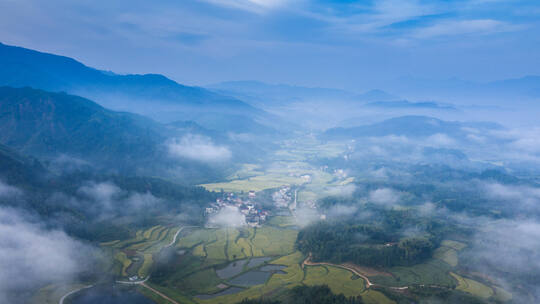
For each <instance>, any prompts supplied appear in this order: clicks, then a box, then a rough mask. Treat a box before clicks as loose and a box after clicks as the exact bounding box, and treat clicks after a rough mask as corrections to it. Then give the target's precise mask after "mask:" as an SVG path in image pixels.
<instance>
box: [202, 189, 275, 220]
mask: <svg viewBox="0 0 540 304" xmlns="http://www.w3.org/2000/svg"><path fill="white" fill-rule="evenodd" d="M253 198H255V192H254V191H250V192H249V194H248V197H247V199H242V198H241V197H239V196H236V195H235V194H234V193H232V192H231V193H225V194H224V195H223V197H222V198H218V199H216V201H215V202H214V203H211V204H210V207H207V208H206V210H205V213H206V215H207V216H209V215H212V214H216V213H218V212H219V211H220V210H221V209H223V208H226V207H235V208H238V210H239V211H240V212H241V213H242V214H243V215H244V216H245V221H246V225H248V226H251V227H259V226H260V225H262V223H264V222H265V221H266V218H267V217H268V215H269V212H268V211H267V210H263V209H261V208H258V206H257V205H256V204H255V203H253V201H252V200H251V199H253Z"/></svg>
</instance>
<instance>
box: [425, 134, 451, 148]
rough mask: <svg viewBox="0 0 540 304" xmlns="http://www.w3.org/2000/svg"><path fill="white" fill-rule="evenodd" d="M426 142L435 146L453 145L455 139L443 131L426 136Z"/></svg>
mask: <svg viewBox="0 0 540 304" xmlns="http://www.w3.org/2000/svg"><path fill="white" fill-rule="evenodd" d="M426 141H427V144H432V145H435V146H453V145H455V144H456V141H455V140H454V139H453V138H451V137H450V136H448V135H446V134H443V133H436V134H433V135H431V136H429V137H428V138H426Z"/></svg>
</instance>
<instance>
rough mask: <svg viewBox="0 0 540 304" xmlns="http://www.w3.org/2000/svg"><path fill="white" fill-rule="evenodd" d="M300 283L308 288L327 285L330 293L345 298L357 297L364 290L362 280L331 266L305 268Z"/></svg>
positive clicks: (346, 271) (347, 271)
mask: <svg viewBox="0 0 540 304" xmlns="http://www.w3.org/2000/svg"><path fill="white" fill-rule="evenodd" d="M302 283H304V284H305V285H308V286H314V285H323V284H327V285H328V287H330V289H331V290H332V292H334V293H336V294H339V293H342V294H344V295H345V296H346V297H352V296H359V295H361V294H362V292H363V291H364V288H365V287H364V286H365V282H364V280H363V279H362V278H358V277H356V276H354V275H353V273H352V272H350V271H349V270H345V269H342V268H337V267H332V266H307V267H306V275H305V278H304V280H303V281H302Z"/></svg>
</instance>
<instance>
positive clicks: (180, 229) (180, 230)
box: [163, 226, 199, 248]
mask: <svg viewBox="0 0 540 304" xmlns="http://www.w3.org/2000/svg"><path fill="white" fill-rule="evenodd" d="M196 227H199V226H182V227H180V228H179V229H178V231H177V232H176V234H175V235H174V238H173V239H172V241H171V242H170V243H169V244H167V245H165V247H163V248H169V247H171V246H172V245H174V243H176V239H177V238H178V235H179V234H180V232H182V230H184V228H196Z"/></svg>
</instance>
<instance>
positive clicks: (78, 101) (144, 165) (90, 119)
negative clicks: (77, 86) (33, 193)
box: [0, 87, 226, 180]
mask: <svg viewBox="0 0 540 304" xmlns="http://www.w3.org/2000/svg"><path fill="white" fill-rule="evenodd" d="M193 130H197V131H201V130H204V128H202V127H200V126H197V125H196V124H195V123H191V129H185V128H184V129H182V128H178V127H176V128H174V127H170V126H169V127H168V126H165V125H162V124H160V123H157V122H155V121H153V120H151V119H148V118H145V117H143V116H140V115H136V114H131V113H126V112H115V111H111V110H108V109H106V108H103V107H102V106H100V105H98V104H96V103H94V102H92V101H90V100H88V99H85V98H82V97H78V96H74V95H68V94H65V93H51V92H46V91H43V90H37V89H32V88H10V87H0V143H1V144H4V145H7V146H9V147H12V148H14V149H17V150H18V151H20V152H22V153H24V154H29V155H34V156H37V157H40V158H42V159H46V160H51V161H54V160H55V159H56V158H58V157H59V156H62V155H67V156H69V157H70V158H73V159H80V160H83V161H85V162H88V163H90V164H91V166H92V167H94V168H96V169H99V170H106V171H110V172H123V173H131V174H146V175H156V174H157V175H161V176H169V177H172V176H174V174H180V175H184V176H186V175H187V176H190V177H192V178H193V179H194V180H195V179H196V178H195V177H197V178H204V177H209V176H214V177H215V176H217V175H219V170H217V169H215V170H209V169H208V168H207V167H206V166H205V165H204V164H200V163H197V162H192V161H189V160H172V159H170V158H169V157H168V154H167V147H166V145H165V143H166V141H167V140H168V139H169V138H173V137H181V136H184V135H185V134H192V133H194V132H192V131H193ZM201 133H202V134H201ZM195 134H196V135H203V136H213V135H216V134H217V133H212V132H208V133H203V132H202V131H201V132H197V133H195ZM216 136H219V135H216ZM216 138H217V140H221V141H225V140H226V139H224V138H219V137H215V138H214V139H216ZM172 168H178V170H177V172H174V170H172Z"/></svg>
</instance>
